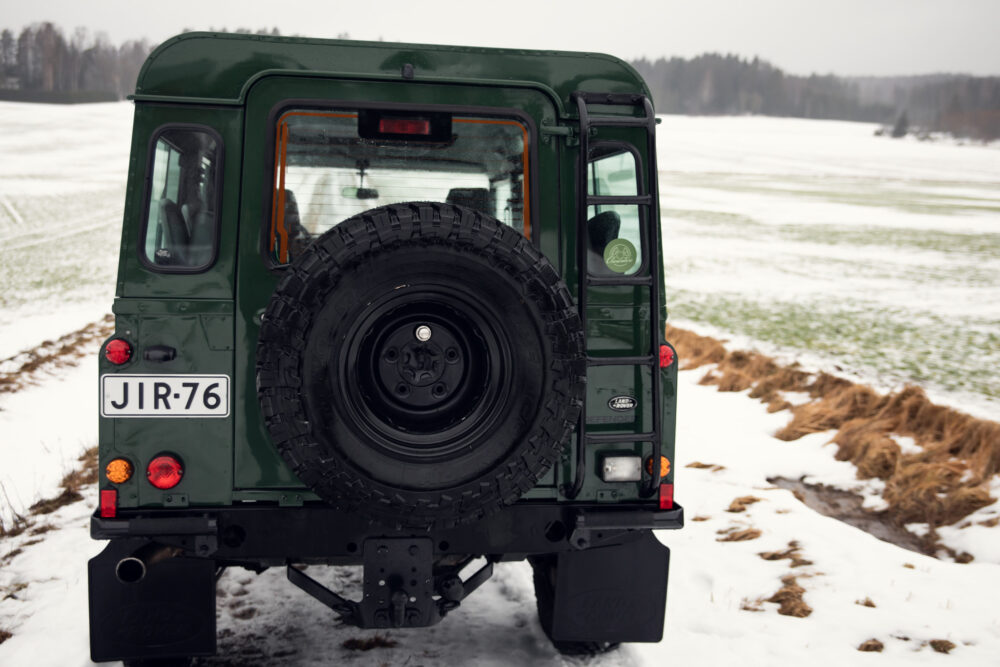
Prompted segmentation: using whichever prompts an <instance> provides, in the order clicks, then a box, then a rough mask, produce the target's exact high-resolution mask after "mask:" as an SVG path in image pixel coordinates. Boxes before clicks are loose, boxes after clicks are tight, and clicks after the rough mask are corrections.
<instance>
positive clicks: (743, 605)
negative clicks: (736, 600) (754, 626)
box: [740, 598, 764, 611]
mask: <svg viewBox="0 0 1000 667" xmlns="http://www.w3.org/2000/svg"><path fill="white" fill-rule="evenodd" d="M763 604H764V598H757V599H756V600H751V599H750V598H743V600H742V601H740V609H742V610H743V611H764V607H763V606H761V605H763Z"/></svg>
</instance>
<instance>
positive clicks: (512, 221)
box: [268, 109, 531, 264]
mask: <svg viewBox="0 0 1000 667" xmlns="http://www.w3.org/2000/svg"><path fill="white" fill-rule="evenodd" d="M275 130H276V136H275V170H274V181H273V188H274V189H273V196H272V210H271V225H270V234H269V243H268V255H269V256H270V258H271V259H272V260H273V261H275V262H276V263H278V264H285V263H288V262H290V261H291V260H292V259H294V258H295V257H296V256H298V255H299V254H300V253H301V252H302V251H303V250H304V249H305V247H306V246H308V244H309V243H311V242H312V240H313V239H315V238H316V237H317V236H319V235H321V234H322V233H323V232H325V231H327V230H328V229H330V228H331V227H333V226H335V225H337V224H338V223H340V222H343V221H344V220H346V219H347V218H349V217H351V216H353V215H355V214H357V213H361V212H363V211H367V210H369V209H372V208H375V207H378V206H385V205H387V204H396V203H400V202H408V201H437V202H445V203H452V204H458V205H461V206H466V207H469V208H473V209H476V210H479V211H482V212H483V213H486V214H488V215H491V216H493V217H495V218H497V219H498V220H500V221H501V222H503V223H505V224H507V225H510V226H511V227H514V228H515V229H517V230H519V231H521V232H522V233H523V234H524V235H525V236H530V235H531V221H530V219H529V211H528V210H527V207H526V206H525V201H528V192H527V190H528V182H529V179H528V131H527V128H526V127H525V125H524V124H523V123H521V122H519V121H517V120H512V119H506V118H496V117H485V116H483V117H480V116H471V115H458V114H456V115H452V114H443V113H436V112H427V113H423V112H416V113H401V112H395V111H380V110H368V109H365V110H350V109H339V110H336V109H329V110H317V109H292V110H289V111H287V112H285V113H283V114H282V115H281V116H280V118H279V119H278V123H277V127H276V128H275Z"/></svg>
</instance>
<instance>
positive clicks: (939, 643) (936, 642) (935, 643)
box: [930, 639, 955, 653]
mask: <svg viewBox="0 0 1000 667" xmlns="http://www.w3.org/2000/svg"><path fill="white" fill-rule="evenodd" d="M930 645H931V648H932V649H934V650H935V651H937V652H938V653H950V652H951V650H952V649H953V648H955V643H954V642H950V641H948V640H947V639H932V640H931V641H930Z"/></svg>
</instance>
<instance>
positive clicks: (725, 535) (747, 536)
mask: <svg viewBox="0 0 1000 667" xmlns="http://www.w3.org/2000/svg"><path fill="white" fill-rule="evenodd" d="M719 533H720V534H722V537H717V538H716V539H715V541H716V542H746V541H747V540H756V539H757V538H758V537H760V536H761V532H760V531H759V530H757V529H756V528H744V529H742V530H735V529H734V528H730V529H728V530H723V531H719Z"/></svg>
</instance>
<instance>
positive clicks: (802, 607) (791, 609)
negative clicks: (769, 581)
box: [767, 575, 813, 618]
mask: <svg viewBox="0 0 1000 667" xmlns="http://www.w3.org/2000/svg"><path fill="white" fill-rule="evenodd" d="M781 583H782V587H781V588H779V589H778V591H777V592H776V593H775V594H774V595H772V596H771V597H769V598H768V599H767V602H774V603H777V604H778V605H779V606H778V613H779V614H781V615H783V616H794V617H795V618H805V617H806V616H808V615H809V614H811V613H812V612H813V610H812V607H810V606H809V605H807V604H806V602H805V600H803V599H802V596H803V595H805V592H806V589H804V588H802V587H801V586H799V584H798V582H797V581H796V578H795V577H794V576H792V575H787V576H784V577H782V578H781Z"/></svg>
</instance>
